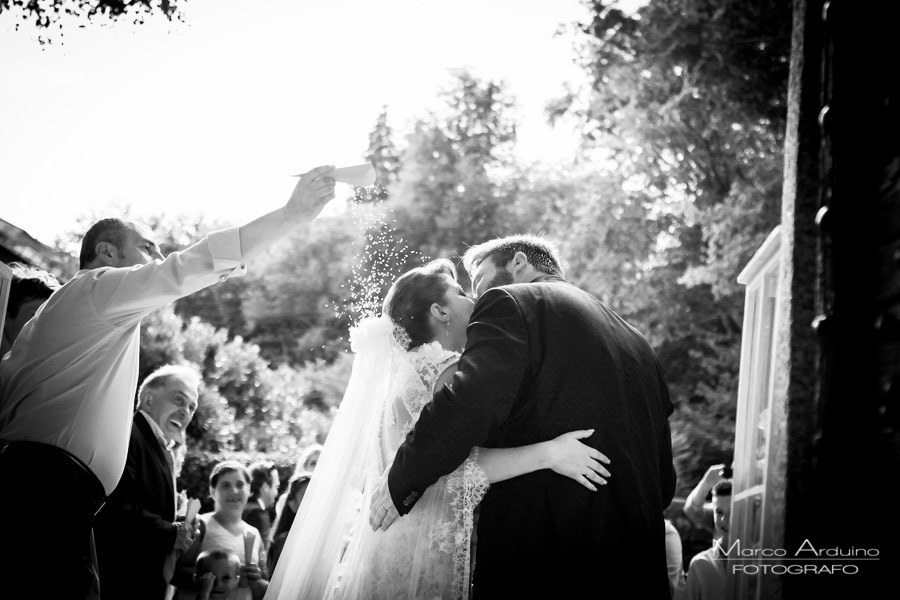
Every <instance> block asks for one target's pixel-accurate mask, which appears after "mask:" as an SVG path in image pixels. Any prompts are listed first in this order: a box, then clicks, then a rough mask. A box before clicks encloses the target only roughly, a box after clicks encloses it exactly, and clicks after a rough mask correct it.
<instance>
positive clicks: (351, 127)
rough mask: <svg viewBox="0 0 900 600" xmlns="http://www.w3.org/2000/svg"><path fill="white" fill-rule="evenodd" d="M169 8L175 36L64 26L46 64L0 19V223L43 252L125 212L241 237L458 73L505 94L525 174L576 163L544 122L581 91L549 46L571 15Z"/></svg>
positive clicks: (566, 50)
mask: <svg viewBox="0 0 900 600" xmlns="http://www.w3.org/2000/svg"><path fill="white" fill-rule="evenodd" d="M182 4H184V13H185V18H184V23H176V24H169V23H168V22H167V21H166V20H165V19H163V18H155V19H152V20H151V21H150V22H149V23H148V24H145V25H144V26H143V27H135V26H132V25H131V24H130V22H128V21H127V20H126V21H125V22H123V23H121V24H116V25H115V26H109V27H103V28H101V27H98V26H89V27H88V28H85V29H78V28H77V27H74V26H71V25H70V26H67V27H66V28H65V30H64V31H65V37H64V44H59V43H55V44H54V45H51V46H49V47H43V48H42V47H41V46H40V45H39V44H38V43H37V41H36V39H35V34H34V32H33V30H30V29H27V28H23V29H22V30H21V31H19V32H15V31H14V30H13V21H12V19H11V18H10V16H9V15H4V16H3V17H2V18H0V82H2V84H0V86H2V92H0V218H3V219H4V220H7V221H9V222H11V223H13V224H14V225H16V226H18V227H21V228H23V229H25V230H26V231H28V232H29V233H30V234H32V235H33V236H35V237H36V238H38V239H40V240H41V241H44V242H45V243H51V242H52V241H53V239H54V237H55V236H56V235H57V234H61V233H63V232H64V231H67V230H69V229H71V228H72V227H73V225H74V223H75V218H76V217H77V216H79V215H81V214H85V213H88V212H91V211H92V210H103V209H104V207H109V206H114V205H115V203H119V204H121V203H123V202H125V203H130V204H131V205H132V206H133V207H134V208H135V210H136V212H138V213H139V214H143V213H157V212H188V213H206V214H209V216H210V217H218V218H222V219H227V220H231V221H234V222H240V221H243V220H245V219H247V218H251V217H254V216H256V215H258V214H261V213H262V212H265V211H267V210H270V209H273V208H275V207H277V206H279V205H281V204H282V203H283V202H284V201H285V200H286V199H287V196H288V195H289V194H290V190H291V189H292V187H293V183H294V180H292V179H291V178H290V177H289V176H290V175H291V174H293V173H299V172H302V171H305V170H307V169H309V168H311V167H313V166H316V165H318V164H327V163H331V164H335V165H337V166H343V165H350V164H357V163H359V162H361V157H362V154H363V153H364V152H365V150H366V147H367V145H368V134H369V131H370V130H371V129H372V126H373V124H374V122H375V119H376V117H377V115H378V113H379V111H380V110H381V107H382V106H383V105H387V106H388V115H389V122H390V124H391V125H392V126H393V127H394V128H395V129H398V130H400V131H401V132H402V131H405V130H407V128H408V126H409V125H410V123H411V122H412V120H413V119H414V117H415V116H417V115H424V114H425V113H426V111H427V110H428V109H429V108H432V107H435V106H436V105H437V103H436V100H435V98H436V93H437V91H438V89H439V88H440V87H441V86H444V85H446V84H447V83H448V82H449V81H450V75H449V71H450V70H451V69H457V68H469V69H470V70H471V71H472V73H473V74H475V75H476V76H479V77H482V78H494V79H503V80H504V81H506V83H507V84H508V85H507V90H508V91H509V92H510V93H511V94H512V95H514V96H515V97H516V98H517V100H518V102H519V113H518V117H519V123H520V126H519V129H518V133H519V153H520V155H521V156H522V158H523V159H525V160H528V161H534V160H543V161H548V162H556V161H559V160H562V159H564V158H566V157H568V156H571V155H572V153H573V151H574V136H573V135H572V133H571V132H570V131H566V130H565V128H561V130H555V131H554V130H551V129H550V128H549V127H548V126H547V125H545V123H544V116H543V109H544V105H545V103H546V102H547V101H548V100H550V99H552V98H554V97H556V96H559V95H560V94H561V93H562V91H563V85H564V82H566V81H572V82H576V81H579V80H580V79H582V78H583V77H584V75H583V73H582V72H581V71H580V70H579V69H578V68H577V67H576V66H575V65H574V64H573V63H572V56H573V51H572V49H571V45H572V41H571V39H569V38H568V37H564V36H560V37H554V32H555V31H556V30H557V29H558V27H559V25H560V24H561V23H569V22H572V21H575V20H578V19H581V18H583V17H584V15H585V14H586V9H585V8H584V7H583V6H582V4H581V2H580V1H579V0H453V1H452V2H446V1H438V0H378V1H372V0H258V1H255V2H248V1H247V0H242V1H237V0H189V1H188V2H187V3H184V2H183V3H182ZM251 8H252V12H250V10H251Z"/></svg>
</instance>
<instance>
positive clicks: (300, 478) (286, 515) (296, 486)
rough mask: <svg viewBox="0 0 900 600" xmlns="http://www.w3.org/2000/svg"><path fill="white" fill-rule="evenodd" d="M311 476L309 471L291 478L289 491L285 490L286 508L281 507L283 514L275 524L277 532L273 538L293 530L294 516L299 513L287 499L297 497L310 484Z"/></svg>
mask: <svg viewBox="0 0 900 600" xmlns="http://www.w3.org/2000/svg"><path fill="white" fill-rule="evenodd" d="M310 477H311V475H310V474H309V473H303V474H300V475H294V476H293V477H291V480H290V481H289V482H288V491H287V492H285V493H286V494H287V498H285V500H286V501H285V503H284V508H282V509H281V515H279V517H278V523H276V524H275V533H273V534H272V538H274V537H275V536H277V535H278V534H280V533H287V532H288V531H290V530H291V525H292V524H293V523H294V517H296V516H297V513H295V512H294V510H293V509H292V508H291V507H290V505H289V504H288V503H287V500H291V499H292V498H295V497H296V496H297V494H299V493H300V491H301V490H302V489H303V488H304V487H306V486H308V485H309V481H310Z"/></svg>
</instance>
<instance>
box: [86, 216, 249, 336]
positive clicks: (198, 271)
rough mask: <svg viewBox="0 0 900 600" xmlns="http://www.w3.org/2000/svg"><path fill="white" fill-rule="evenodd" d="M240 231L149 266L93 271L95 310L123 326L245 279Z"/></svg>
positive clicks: (224, 232) (222, 234) (212, 236)
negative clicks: (215, 287) (233, 280)
mask: <svg viewBox="0 0 900 600" xmlns="http://www.w3.org/2000/svg"><path fill="white" fill-rule="evenodd" d="M246 272H247V269H246V266H245V265H244V262H243V259H242V254H241V238H240V230H239V228H237V227H234V228H231V229H224V230H221V231H216V232H213V233H210V234H209V236H207V237H206V238H205V239H203V240H200V241H199V242H197V243H196V244H194V245H193V246H190V247H188V248H186V249H185V250H182V251H178V252H172V253H171V254H169V256H167V257H166V258H165V259H164V260H154V261H153V262H150V263H148V264H146V265H137V266H134V267H122V268H101V269H94V270H93V271H91V272H90V273H89V274H87V275H85V277H89V278H90V285H91V293H90V299H91V302H93V305H94V308H95V310H96V311H97V312H98V313H99V314H100V315H102V316H104V317H105V318H106V319H107V320H109V321H110V322H111V323H113V324H115V325H119V326H125V325H131V324H133V323H134V322H136V321H140V320H141V318H143V317H144V316H145V315H146V314H148V313H150V312H152V311H154V310H156V309H158V308H161V307H163V306H165V305H166V304H169V303H171V302H174V301H175V300H178V299H179V298H183V297H184V296H188V295H190V294H193V293H194V292H197V291H199V290H202V289H204V288H206V287H209V286H211V285H213V284H214V283H216V282H219V281H225V280H226V279H229V278H231V277H239V276H242V275H244V274H246Z"/></svg>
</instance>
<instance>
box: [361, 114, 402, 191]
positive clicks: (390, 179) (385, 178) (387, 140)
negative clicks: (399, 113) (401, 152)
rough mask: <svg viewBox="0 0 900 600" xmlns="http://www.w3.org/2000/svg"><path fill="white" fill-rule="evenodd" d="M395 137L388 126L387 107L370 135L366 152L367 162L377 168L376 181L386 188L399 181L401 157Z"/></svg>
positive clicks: (379, 116) (379, 115)
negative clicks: (398, 173)
mask: <svg viewBox="0 0 900 600" xmlns="http://www.w3.org/2000/svg"><path fill="white" fill-rule="evenodd" d="M393 136H394V130H393V129H392V128H391V126H390V125H388V115H387V107H386V106H385V107H384V108H383V109H382V110H381V112H380V113H379V114H378V119H377V120H376V121H375V127H373V128H372V131H371V132H370V133H369V148H368V149H367V150H366V160H368V161H369V162H370V163H372V166H373V167H375V173H376V177H375V180H376V181H377V182H378V183H379V184H380V185H381V186H382V187H385V188H387V187H390V186H391V184H392V183H394V182H395V181H396V180H397V171H398V170H399V169H400V157H399V156H398V155H397V148H396V146H395V144H394V139H393Z"/></svg>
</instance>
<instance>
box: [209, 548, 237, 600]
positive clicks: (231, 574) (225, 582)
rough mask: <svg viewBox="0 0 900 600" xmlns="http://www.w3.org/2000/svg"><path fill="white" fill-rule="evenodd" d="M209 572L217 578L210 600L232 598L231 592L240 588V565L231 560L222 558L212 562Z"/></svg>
mask: <svg viewBox="0 0 900 600" xmlns="http://www.w3.org/2000/svg"><path fill="white" fill-rule="evenodd" d="M209 572H210V573H212V574H213V575H215V576H216V582H215V583H214V584H213V589H212V592H210V594H209V597H210V600H212V598H216V599H217V600H225V599H226V598H230V597H231V592H233V591H234V589H235V588H236V587H237V586H238V582H239V579H238V565H237V564H235V563H233V562H232V561H230V560H226V559H224V558H220V559H218V560H214V561H212V563H211V564H210V565H209Z"/></svg>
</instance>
